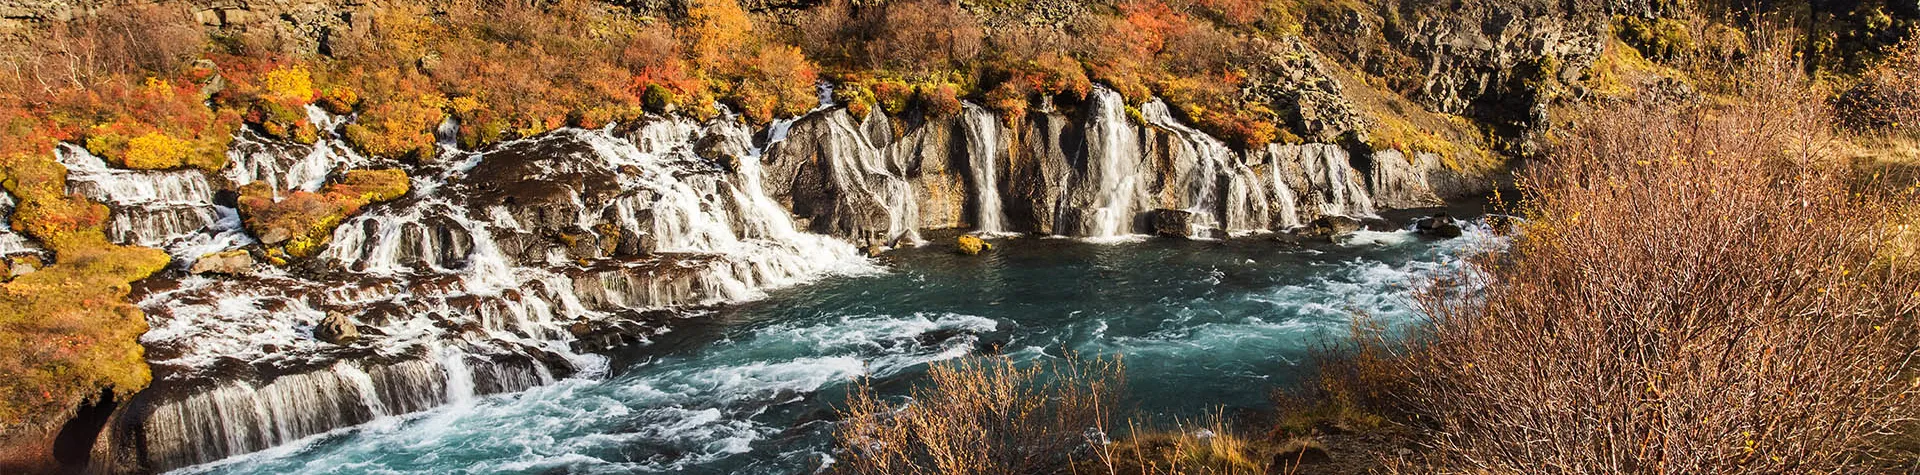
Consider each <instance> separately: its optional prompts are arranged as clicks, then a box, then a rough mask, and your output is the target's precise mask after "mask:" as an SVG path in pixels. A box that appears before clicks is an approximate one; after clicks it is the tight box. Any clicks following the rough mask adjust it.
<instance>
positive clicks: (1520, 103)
mask: <svg viewBox="0 0 1920 475" xmlns="http://www.w3.org/2000/svg"><path fill="white" fill-rule="evenodd" d="M1650 3H1654V2H1644V1H1640V2H1635V1H1603V0H1577V1H1565V2H1563V1H1553V0H1470V1H1464V2H1453V3H1445V4H1440V3H1432V2H1414V1H1401V2H1387V3H1383V4H1377V5H1372V6H1369V7H1368V8H1363V9H1342V8H1332V9H1328V11H1329V13H1322V14H1318V15H1315V17H1313V18H1311V19H1310V20H1309V21H1308V24H1307V32H1306V34H1305V35H1304V36H1305V37H1306V38H1307V39H1308V40H1309V41H1312V43H1313V45H1314V47H1315V49H1316V50H1318V51H1319V52H1322V53H1326V54H1328V55H1330V56H1332V57H1333V58H1335V59H1337V60H1338V61H1339V62H1340V63H1342V64H1345V65H1347V66H1348V67H1350V68H1353V69H1356V70H1359V71H1361V72H1365V73H1367V74H1370V75H1373V76H1377V77H1381V78H1384V79H1385V80H1386V82H1387V83H1389V84H1390V85H1392V86H1393V87H1394V88H1395V89H1397V90H1399V91H1400V92H1402V93H1405V94H1407V95H1408V96H1409V97H1410V98H1412V99H1414V100H1416V101H1418V102H1420V103H1421V104H1422V105H1424V106H1426V108H1428V109H1430V110H1432V111H1434V112H1441V113H1447V114H1455V115H1464V116H1469V117H1474V118H1477V119H1480V120H1482V121H1485V122H1486V123H1489V124H1494V125H1499V126H1503V127H1511V128H1516V129H1518V130H1522V131H1524V130H1526V129H1531V128H1534V127H1537V126H1542V125H1545V114H1546V107H1545V106H1546V105H1547V104H1546V103H1547V101H1549V100H1550V99H1551V98H1549V97H1545V96H1543V95H1541V94H1540V92H1541V91H1537V90H1535V88H1534V87H1532V86H1533V85H1536V84H1538V83H1540V82H1542V81H1546V80H1558V81H1561V82H1565V83H1574V82H1577V81H1579V80H1580V78H1581V76H1582V75H1583V74H1584V73H1585V72H1586V70H1587V68H1588V67H1590V66H1591V65H1592V64H1593V61H1594V60H1595V59H1597V58H1599V56H1600V53H1601V51H1602V50H1603V49H1604V48H1605V46H1606V42H1607V39H1608V38H1609V30H1608V20H1609V18H1610V15H1611V14H1612V13H1615V12H1625V13H1634V12H1644V11H1647V10H1648V9H1650V8H1651V7H1650V6H1649V5H1648V4H1650Z"/></svg>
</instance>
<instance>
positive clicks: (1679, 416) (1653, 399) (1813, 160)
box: [1402, 49, 1920, 474]
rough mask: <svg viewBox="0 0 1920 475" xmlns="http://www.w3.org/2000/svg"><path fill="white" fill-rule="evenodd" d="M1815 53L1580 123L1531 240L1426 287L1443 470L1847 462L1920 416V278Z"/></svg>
mask: <svg viewBox="0 0 1920 475" xmlns="http://www.w3.org/2000/svg"><path fill="white" fill-rule="evenodd" d="M1800 70H1801V68H1800V65H1799V64H1798V63H1797V62H1795V61H1793V60H1792V59H1791V58H1790V57H1789V56H1787V55H1786V54H1785V53H1784V50H1779V49H1776V50H1772V51H1761V52H1758V53H1756V56H1755V57H1754V58H1753V59H1751V60H1750V61H1749V62H1748V64H1747V65H1746V67H1745V71H1744V73H1745V74H1738V75H1730V76H1729V77H1733V78H1739V80H1738V81H1735V82H1731V83H1729V84H1725V85H1719V86H1718V87H1719V90H1716V91H1710V92H1714V93H1715V94H1717V96H1718V97H1719V98H1721V100H1719V101H1716V102H1717V103H1715V104H1708V103H1695V102H1678V103H1676V102H1671V101H1663V100H1655V99H1646V98H1636V99H1628V100H1626V101H1623V102H1620V103H1615V104H1610V105H1605V106H1600V107H1597V108H1595V109H1593V110H1590V111H1587V113H1586V114H1583V115H1582V117H1583V118H1584V120H1581V121H1579V122H1577V123H1576V124H1574V125H1573V126H1572V127H1570V128H1569V130H1567V131H1566V135H1565V137H1564V138H1565V141H1564V146H1563V147H1562V148H1561V149H1559V150H1558V151H1556V153H1554V154H1553V155H1552V156H1551V157H1549V158H1547V159H1545V160H1544V161H1543V162H1542V163H1540V164H1539V166H1538V167H1536V169H1534V170H1533V171H1532V173H1531V174H1530V175H1529V176H1528V179H1526V180H1525V181H1524V186H1525V188H1526V191H1527V192H1528V194H1529V202H1528V205H1527V215H1528V217H1529V221H1528V222H1527V224H1526V225H1525V237H1524V238H1522V239H1520V240H1518V241H1516V242H1515V244H1514V247H1513V248H1512V250H1511V252H1510V254H1508V255H1506V256H1500V257H1491V256H1490V257H1487V258H1484V259H1481V260H1480V261H1478V262H1477V263H1476V266H1475V268H1474V270H1472V271H1471V272H1468V273H1467V274H1466V275H1463V276H1461V277H1460V280H1461V282H1460V283H1471V284H1475V285H1477V286H1483V288H1484V291H1481V292H1458V291H1457V290H1458V289H1459V287H1442V288H1439V289H1436V290H1435V291H1434V292H1433V293H1432V294H1430V295H1429V296H1428V297H1427V298H1426V299H1425V300H1424V301H1423V307H1424V308H1425V310H1426V312H1427V313H1428V314H1429V316H1430V318H1431V320H1432V321H1431V323H1432V327H1431V329H1430V330H1429V332H1428V333H1427V334H1426V335H1424V336H1423V338H1422V339H1421V340H1420V342H1419V346H1418V347H1417V348H1416V349H1414V350H1412V352H1411V357H1410V358H1407V359H1404V360H1402V361H1403V362H1404V364H1405V365H1406V367H1405V368H1404V374H1407V375H1409V377H1410V378H1411V379H1410V381H1408V384H1407V385H1406V386H1404V387H1405V392H1404V396H1405V401H1406V402H1407V403H1409V407H1411V408H1413V409H1415V410H1416V411H1418V413H1419V414H1420V415H1421V416H1423V417H1424V418H1426V419H1427V420H1429V421H1431V423H1432V424H1433V428H1434V436H1433V440H1432V441H1431V444H1432V446H1433V447H1434V448H1435V449H1436V453H1437V455H1439V458H1440V459H1441V460H1442V461H1443V464H1442V465H1440V466H1438V467H1428V469H1430V470H1434V471H1466V472H1492V473H1539V472H1542V471H1546V472H1551V473H1566V474H1585V473H1593V474H1599V473H1607V474H1616V473H1649V474H1650V473H1833V472H1846V471H1850V470H1857V468H1849V467H1854V465H1852V464H1856V463H1858V461H1859V458H1858V457H1859V456H1860V455H1861V454H1862V453H1863V452H1862V451H1861V450H1860V449H1862V448H1863V447H1865V446H1866V445H1867V444H1868V443H1869V442H1870V441H1872V440H1873V439H1874V438H1875V437H1877V436H1880V435H1883V434H1887V433H1889V432H1891V431H1892V430H1893V429H1894V428H1896V427H1897V424H1898V423H1900V422H1902V421H1904V420H1906V419H1908V418H1909V416H1910V415H1911V414H1912V407H1910V405H1909V404H1910V403H1909V402H1908V400H1909V398H1910V396H1912V395H1913V392H1914V391H1915V385H1916V384H1920V380H1917V379H1914V378H1913V376H1912V373H1911V372H1910V371H1909V368H1910V366H1909V365H1911V364H1912V363H1911V361H1912V359H1913V357H1915V356H1916V353H1915V341H1917V340H1916V339H1915V336H1916V333H1915V331H1914V325H1913V317H1914V316H1915V315H1916V313H1917V312H1920V281H1916V276H1915V274H1914V272H1913V271H1912V270H1911V268H1910V267H1903V266H1899V265H1888V264H1889V263H1888V261H1887V260H1885V259H1883V258H1882V257H1881V256H1882V255H1883V252H1884V250H1885V249H1886V248H1887V246H1888V245H1889V244H1890V243H1892V242H1895V240H1896V239H1897V235H1896V233H1895V232H1894V230H1893V229H1891V228H1890V227H1889V226H1887V224H1886V223H1888V222H1890V221H1889V218H1890V217H1891V216H1892V215H1893V214H1894V213H1893V210H1892V209H1890V208H1891V206H1890V205H1889V202H1888V201H1887V200H1882V199H1880V198H1877V197H1875V196H1872V195H1856V194H1853V193H1852V192H1851V187H1850V180H1851V178H1850V177H1849V176H1848V174H1847V168H1846V167H1845V166H1844V164H1842V163H1840V162H1841V161H1840V160H1839V159H1838V157H1836V156H1835V155H1834V153H1833V150H1832V148H1831V143H1832V141H1831V138H1830V137H1829V136H1828V131H1829V130H1831V124H1832V123H1833V117H1832V116H1831V114H1830V112H1829V111H1828V110H1827V109H1826V106H1825V104H1826V102H1825V101H1823V100H1821V99H1820V98H1819V97H1816V96H1814V93H1813V92H1811V91H1812V89H1811V88H1809V87H1807V86H1806V84H1805V83H1804V81H1802V80H1801V79H1800V77H1801V76H1800V75H1799V73H1798V71H1800ZM1727 98H1731V99H1732V100H1726V99H1727ZM1902 198H1903V199H1905V200H1912V199H1913V198H1914V197H1913V196H1912V195H1911V194H1909V195H1907V196H1905V197H1902ZM1908 202H1910V201H1908ZM1894 203H1898V201H1894Z"/></svg>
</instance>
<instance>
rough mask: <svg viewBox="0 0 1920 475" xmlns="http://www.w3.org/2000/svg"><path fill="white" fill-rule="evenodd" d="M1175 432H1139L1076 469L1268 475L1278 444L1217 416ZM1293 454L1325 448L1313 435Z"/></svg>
mask: <svg viewBox="0 0 1920 475" xmlns="http://www.w3.org/2000/svg"><path fill="white" fill-rule="evenodd" d="M1174 426H1175V427H1174V428H1173V429H1172V430H1166V431H1136V432H1134V433H1133V434H1132V435H1131V436H1129V437H1127V439H1126V440H1122V441H1119V442H1115V443H1114V444H1112V445H1110V446H1107V447H1104V448H1103V449H1102V452H1101V457H1100V458H1098V459H1095V460H1093V461H1091V463H1087V464H1083V466H1082V467H1081V468H1079V469H1077V470H1076V472H1077V473H1094V474H1128V475H1132V474H1140V475H1176V474H1206V475H1262V474H1266V473H1269V469H1270V467H1269V464H1270V462H1271V461H1273V460H1274V459H1275V457H1274V456H1273V455H1274V453H1275V451H1276V450H1278V449H1282V448H1283V447H1276V446H1273V445H1272V444H1267V443H1264V441H1260V440H1255V439H1248V438H1246V437H1243V436H1241V435H1239V434H1236V433H1235V432H1234V431H1233V430H1232V428H1231V427H1229V426H1228V424H1227V423H1226V421H1225V420H1224V419H1223V418H1222V417H1221V416H1219V415H1215V416H1213V417H1212V418H1210V419H1209V420H1208V421H1206V422H1205V423H1203V424H1193V425H1189V424H1185V423H1180V424H1175V425H1174ZM1290 442H1291V445H1289V446H1287V447H1284V448H1290V449H1292V453H1305V452H1308V451H1313V450H1321V451H1324V449H1323V448H1320V447H1319V446H1318V443H1316V442H1313V441H1312V439H1306V438H1301V439H1299V440H1291V441H1290Z"/></svg>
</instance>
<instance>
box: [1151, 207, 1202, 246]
mask: <svg viewBox="0 0 1920 475" xmlns="http://www.w3.org/2000/svg"><path fill="white" fill-rule="evenodd" d="M1151 218H1152V220H1153V234H1155V235H1157V236H1161V237H1170V238H1181V239H1187V238H1191V237H1193V212H1192V211H1187V210H1179V209H1156V210H1153V212H1152V213H1151Z"/></svg>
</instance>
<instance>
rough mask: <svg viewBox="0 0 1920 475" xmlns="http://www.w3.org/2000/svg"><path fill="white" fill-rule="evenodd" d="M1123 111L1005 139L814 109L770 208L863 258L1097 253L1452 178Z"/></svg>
mask: <svg viewBox="0 0 1920 475" xmlns="http://www.w3.org/2000/svg"><path fill="white" fill-rule="evenodd" d="M1129 109H1130V107H1129V106H1128V105H1127V104H1126V103H1125V102H1124V100H1123V99H1121V97H1120V95H1119V94H1117V93H1115V92H1113V91H1111V90H1108V89H1105V88H1095V90H1094V92H1093V93H1092V94H1091V96H1090V97H1089V99H1088V100H1087V101H1086V102H1085V103H1083V104H1078V105H1077V107H1076V108H1075V109H1074V110H1072V111H1067V110H1065V109H1064V108H1054V107H1046V105H1045V104H1043V107H1041V108H1039V109H1038V110H1037V111H1036V112H1035V113H1032V114H1029V116H1028V118H1027V119H1026V120H1024V121H1022V122H1021V123H1019V124H1016V126H1015V127H1013V128H1011V129H1008V128H1005V127H1004V126H1002V125H1000V124H1004V123H1005V122H1004V121H1001V120H998V118H997V117H995V116H993V113H992V112H989V111H987V110H985V109H982V108H979V107H977V106H972V105H968V106H967V107H966V109H965V113H964V114H962V115H961V116H960V117H954V118H924V117H910V118H908V119H905V120H901V119H894V118H890V117H888V116H887V115H885V114H884V113H882V112H879V111H877V110H876V111H873V112H871V113H870V114H869V115H868V117H865V118H862V119H859V120H856V119H855V118H853V117H852V116H851V115H849V114H848V113H847V112H846V110H845V109H837V108H835V109H827V110H824V111H821V112H816V113H814V114H811V115H808V116H807V117H804V118H801V119H799V120H798V121H796V122H795V123H793V124H792V126H791V128H790V129H788V132H787V135H786V136H785V140H784V141H781V142H779V143H777V144H775V145H774V146H773V147H772V148H771V149H770V150H769V153H768V156H767V162H768V165H767V168H768V170H769V172H768V183H769V192H770V193H772V195H773V196H774V197H775V198H776V199H778V200H780V201H781V202H782V204H785V205H787V206H788V207H790V208H791V209H792V210H793V212H794V213H795V214H796V215H799V216H801V217H803V218H806V219H809V220H811V223H812V224H811V226H810V228H811V229H812V230H813V231H815V232H821V233H827V234H832V235H835V236H841V237H845V238H848V239H850V240H853V241H855V242H857V243H863V244H885V243H893V242H897V241H902V240H915V239H917V238H918V233H917V231H918V230H920V229H941V228H973V229H976V230H981V231H987V232H1000V231H1015V232H1026V233H1038V234H1053V235H1062V236H1074V237H1089V238H1110V237H1117V236H1124V235H1133V234H1142V233H1148V232H1151V231H1153V229H1152V223H1151V222H1150V220H1149V219H1148V216H1147V213H1148V212H1149V211H1150V210H1154V209H1169V210H1183V211H1187V212H1190V213H1191V214H1192V220H1193V226H1194V227H1195V228H1196V229H1201V230H1211V231H1220V232H1223V233H1229V234H1231V233H1248V232H1263V231H1271V230H1280V229H1286V228H1288V227H1292V226H1297V225H1299V224H1300V223H1302V222H1304V221H1308V220H1312V219H1313V218H1315V217H1318V216H1322V215H1346V216H1369V215H1372V214H1374V212H1375V210H1376V209H1377V208H1379V207H1390V208H1408V207H1422V206H1430V205H1434V204H1438V203H1439V201H1440V200H1439V197H1438V196H1437V195H1436V194H1435V192H1434V190H1433V187H1432V186H1431V185H1430V184H1429V182H1430V180H1432V179H1434V178H1435V177H1437V176H1440V175H1445V174H1447V173H1449V172H1448V171H1446V170H1445V169H1444V168H1443V167H1441V166H1440V164H1439V158H1438V157H1437V156H1435V155H1433V154H1425V153H1420V154H1411V155H1409V154H1406V153H1402V152H1399V151H1394V150H1384V151H1379V152H1374V151H1371V150H1365V149H1362V150H1361V151H1359V152H1351V151H1349V150H1348V149H1346V148H1343V147H1340V146H1336V145H1331V144H1307V145H1272V146H1268V147H1266V148H1263V149H1260V150H1256V151H1253V152H1252V153H1247V152H1243V151H1239V150H1234V149H1233V148H1231V147H1229V146H1228V145H1226V144H1225V143H1224V142H1222V141H1220V140H1218V139H1215V138H1213V137H1211V136H1208V135H1207V134H1205V133H1203V132H1200V131H1198V130H1195V129H1194V128H1192V127H1190V126H1188V125H1185V124H1184V123H1183V122H1182V121H1181V120H1180V119H1179V118H1177V117H1175V116H1174V114H1173V112H1172V111H1171V110H1170V109H1169V108H1168V107H1167V106H1166V104H1164V103H1163V102H1161V101H1158V100H1153V101H1149V102H1147V103H1146V104H1143V105H1141V106H1140V107H1139V108H1138V109H1137V110H1138V112H1139V113H1138V114H1137V115H1132V114H1130V113H1129V112H1128V110H1129ZM1134 117H1138V118H1139V119H1138V120H1136V119H1135V118H1134ZM989 119H993V120H989ZM1142 121H1144V123H1142ZM900 123H905V124H906V125H896V124H900ZM896 131H898V132H896ZM956 135H958V136H961V137H966V138H967V141H966V142H965V143H964V146H957V145H956V144H955V143H954V141H953V140H951V139H952V137H954V136H956ZM1001 137H1005V138H1004V139H1003V138H1001ZM1003 147H1004V148H1003ZM962 178H964V179H965V180H961V179H962ZM961 207H966V208H968V209H966V210H965V211H962V212H957V213H956V212H955V210H956V209H959V208H961ZM978 223H995V224H996V225H993V226H980V225H979V224H978Z"/></svg>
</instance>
